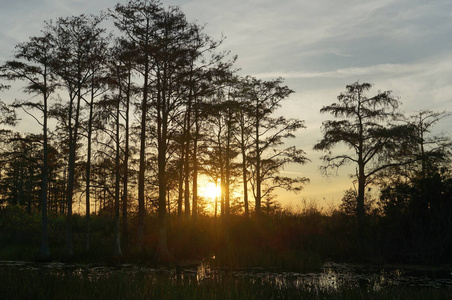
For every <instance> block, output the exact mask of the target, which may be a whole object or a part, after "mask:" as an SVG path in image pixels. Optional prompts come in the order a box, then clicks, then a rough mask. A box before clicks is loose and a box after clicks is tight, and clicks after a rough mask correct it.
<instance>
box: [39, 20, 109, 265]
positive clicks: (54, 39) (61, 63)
mask: <svg viewBox="0 0 452 300" xmlns="http://www.w3.org/2000/svg"><path fill="white" fill-rule="evenodd" d="M101 21H102V18H99V17H95V16H86V15H80V16H74V17H68V18H59V19H58V20H57V21H56V22H55V24H53V23H52V22H50V23H47V26H46V29H45V32H46V33H48V35H49V38H50V40H51V43H52V44H53V47H54V48H55V52H54V55H53V56H52V60H51V66H52V70H53V72H54V73H55V74H57V75H58V78H59V79H60V81H61V85H62V86H64V88H65V89H66V90H67V92H68V96H69V103H68V113H67V118H68V121H67V129H68V144H69V159H68V183H67V197H66V201H67V219H66V223H67V227H66V253H65V256H66V257H67V258H69V259H70V258H72V257H73V256H74V249H73V242H72V238H73V237H72V201H73V195H74V185H75V181H76V178H75V164H76V159H77V143H78V141H79V139H80V137H79V130H80V123H81V122H80V116H81V104H82V103H81V102H82V100H83V99H84V97H85V95H86V94H87V93H88V89H87V88H88V86H89V82H90V76H91V74H92V70H91V61H92V58H93V56H92V50H93V48H95V44H96V42H97V41H98V40H99V39H100V37H101V35H102V33H103V32H104V29H102V28H100V27H99V24H100V22H101Z"/></svg>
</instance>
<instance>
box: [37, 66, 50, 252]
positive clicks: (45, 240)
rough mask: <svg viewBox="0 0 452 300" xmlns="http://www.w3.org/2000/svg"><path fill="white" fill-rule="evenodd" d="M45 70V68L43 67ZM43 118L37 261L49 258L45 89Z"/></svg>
mask: <svg viewBox="0 0 452 300" xmlns="http://www.w3.org/2000/svg"><path fill="white" fill-rule="evenodd" d="M45 70H46V69H45ZM44 87H45V89H46V88H47V83H46V73H44ZM43 114H44V120H43V146H44V149H43V152H44V153H43V156H44V157H43V165H42V184H41V214H42V221H41V222H42V231H41V247H40V249H39V253H38V260H39V261H49V260H50V248H49V233H48V226H47V184H48V145H47V143H48V141H47V139H48V138H47V90H46V91H45V92H44V111H43Z"/></svg>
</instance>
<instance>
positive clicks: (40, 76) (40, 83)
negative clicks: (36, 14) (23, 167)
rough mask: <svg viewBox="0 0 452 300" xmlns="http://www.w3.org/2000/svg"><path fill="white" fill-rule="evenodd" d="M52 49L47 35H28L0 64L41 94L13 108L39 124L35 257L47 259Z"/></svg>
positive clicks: (8, 75)
mask: <svg viewBox="0 0 452 300" xmlns="http://www.w3.org/2000/svg"><path fill="white" fill-rule="evenodd" d="M53 51H54V49H53V47H52V45H51V44H50V40H49V36H48V35H44V36H42V37H32V38H30V41H28V42H26V43H22V44H19V45H17V46H16V54H15V56H14V58H15V59H16V60H14V61H8V62H6V64H5V65H4V66H3V67H2V69H3V72H4V73H5V76H6V78H7V79H8V80H16V79H18V80H22V81H25V83H26V84H27V85H26V87H25V91H26V92H27V93H30V94H36V95H38V96H41V97H42V101H41V100H38V102H32V101H28V100H27V101H16V103H15V104H14V106H15V107H17V108H18V107H21V108H22V109H23V110H24V111H25V112H26V113H28V114H29V115H31V116H32V117H33V118H34V119H35V120H36V121H37V122H38V124H39V125H41V127H42V132H43V133H42V143H43V153H42V157H43V164H42V171H41V178H42V179H41V180H42V181H41V212H42V230H41V235H42V238H41V248H40V250H39V254H38V260H42V261H47V260H49V259H50V248H49V241H48V239H49V238H48V229H47V202H48V201H47V189H48V125H47V124H48V101H49V98H50V95H51V93H52V92H53V91H54V89H55V85H56V82H55V76H54V74H53V73H52V71H51V65H50V63H51V57H52V55H53V54H54V53H53ZM30 109H37V110H39V111H40V113H42V121H41V120H40V119H38V118H37V117H35V116H34V115H32V114H31V113H30V112H29V110H30Z"/></svg>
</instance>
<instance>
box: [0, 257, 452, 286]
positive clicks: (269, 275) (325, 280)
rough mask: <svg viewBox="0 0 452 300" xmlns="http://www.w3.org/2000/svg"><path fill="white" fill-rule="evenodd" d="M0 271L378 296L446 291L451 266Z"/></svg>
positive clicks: (9, 265)
mask: <svg viewBox="0 0 452 300" xmlns="http://www.w3.org/2000/svg"><path fill="white" fill-rule="evenodd" d="M0 269H3V270H18V271H26V272H37V273H39V274H42V273H45V274H52V275H59V276H65V275H71V276H80V277H84V278H88V279H89V280H96V279H98V278H108V277H110V276H111V275H113V274H117V273H121V274H125V275H130V276H134V275H135V274H142V275H145V276H149V277H150V278H153V277H155V278H157V277H159V278H167V279H169V280H170V281H171V282H174V283H182V284H183V283H184V282H188V283H194V282H197V283H199V284H202V282H203V281H205V280H207V281H208V280H216V281H221V280H222V278H228V279H230V278H236V279H237V280H240V279H247V280H250V281H251V282H253V283H258V284H259V283H261V284H266V285H270V286H272V287H274V288H276V289H283V288H288V287H289V288H297V289H302V290H306V291H316V290H317V291H318V290H320V291H324V292H335V291H338V290H340V289H342V288H345V287H348V288H350V287H352V288H361V289H366V290H368V291H374V292H378V291H381V290H384V289H385V288H389V287H398V288H403V287H426V288H442V289H444V288H446V289H450V291H451V293H452V268H450V267H422V266H369V265H358V264H342V263H340V264H338V263H325V264H324V265H323V266H322V267H321V268H320V269H319V271H318V272H312V273H297V272H284V271H276V270H266V269H261V268H254V269H246V270H245V269H226V268H212V267H211V266H210V265H209V264H208V263H206V262H202V263H201V264H199V265H196V266H188V267H183V268H180V267H178V268H153V267H149V266H145V265H137V264H122V265H118V266H114V267H111V266H105V265H95V264H65V263H58V262H52V263H33V262H17V261H0Z"/></svg>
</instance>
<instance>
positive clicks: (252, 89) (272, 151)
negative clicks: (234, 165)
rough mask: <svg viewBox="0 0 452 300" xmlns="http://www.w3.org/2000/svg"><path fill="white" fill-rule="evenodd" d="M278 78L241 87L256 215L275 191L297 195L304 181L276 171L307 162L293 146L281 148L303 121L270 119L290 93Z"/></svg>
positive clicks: (250, 80) (248, 82)
mask: <svg viewBox="0 0 452 300" xmlns="http://www.w3.org/2000/svg"><path fill="white" fill-rule="evenodd" d="M282 83H283V81H282V79H281V78H278V79H275V80H271V81H262V80H258V79H256V78H253V77H247V78H246V79H245V81H244V82H243V83H242V93H243V94H244V95H245V96H246V97H247V98H248V101H249V106H250V111H251V112H250V116H249V117H250V118H251V119H252V122H253V124H252V126H253V131H252V146H251V151H250V155H249V159H250V165H251V178H250V179H251V181H250V182H251V186H252V188H253V194H254V198H255V202H256V205H255V210H256V214H257V215H260V214H261V204H262V200H263V199H264V198H265V197H270V196H271V193H272V192H273V191H274V190H275V189H276V188H283V189H286V190H289V191H299V190H301V188H302V186H303V185H304V184H305V183H306V182H307V181H308V179H307V178H304V177H298V178H291V177H286V176H280V175H279V172H280V170H281V169H282V168H283V167H284V166H285V165H287V164H289V163H299V164H304V163H306V162H307V161H308V159H307V158H306V157H305V156H304V151H302V150H301V149H297V148H295V147H294V146H292V147H288V148H282V146H283V145H284V143H285V140H286V139H288V138H293V137H294V132H295V131H297V130H298V129H300V128H304V124H303V121H301V120H298V119H286V118H284V117H274V116H273V115H274V113H275V111H276V109H277V108H279V107H280V106H281V101H283V100H284V99H286V98H287V97H288V96H289V95H290V94H292V93H293V91H292V90H291V89H289V88H288V87H287V86H283V85H282Z"/></svg>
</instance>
